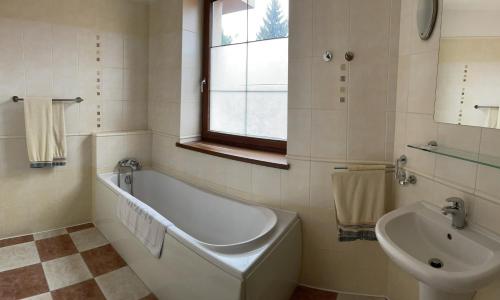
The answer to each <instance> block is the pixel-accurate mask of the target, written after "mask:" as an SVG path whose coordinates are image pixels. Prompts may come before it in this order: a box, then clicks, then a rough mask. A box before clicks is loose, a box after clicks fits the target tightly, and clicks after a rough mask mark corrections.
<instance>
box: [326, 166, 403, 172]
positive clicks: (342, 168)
mask: <svg viewBox="0 0 500 300" xmlns="http://www.w3.org/2000/svg"><path fill="white" fill-rule="evenodd" d="M333 169H334V170H348V169H349V167H344V166H342V167H335V168H333ZM386 170H387V171H388V172H392V171H394V167H387V168H386Z"/></svg>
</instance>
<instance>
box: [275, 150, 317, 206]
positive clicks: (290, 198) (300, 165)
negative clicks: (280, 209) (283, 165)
mask: <svg viewBox="0 0 500 300" xmlns="http://www.w3.org/2000/svg"><path fill="white" fill-rule="evenodd" d="M288 163H289V164H290V170H287V171H282V172H281V205H283V206H284V207H287V206H302V207H307V206H309V190H310V184H309V180H310V178H311V176H310V173H311V163H310V162H309V161H301V160H292V159H290V160H288Z"/></svg>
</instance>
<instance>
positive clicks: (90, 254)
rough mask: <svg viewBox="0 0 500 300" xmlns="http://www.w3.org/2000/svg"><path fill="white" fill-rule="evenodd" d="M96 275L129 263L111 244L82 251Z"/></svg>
mask: <svg viewBox="0 0 500 300" xmlns="http://www.w3.org/2000/svg"><path fill="white" fill-rule="evenodd" d="M80 255H81V256H82V257H83V260H84V261H85V263H86V264H87V267H89V270H90V273H92V275H93V276H94V277H97V276H99V275H102V274H106V273H108V272H111V271H114V270H117V269H119V268H122V267H124V266H126V265H127V263H126V262H125V261H124V260H123V259H122V258H121V256H120V255H119V254H118V253H117V252H116V251H115V249H114V248H113V246H111V245H110V244H107V245H104V246H102V247H98V248H94V249H91V250H88V251H85V252H82V253H80Z"/></svg>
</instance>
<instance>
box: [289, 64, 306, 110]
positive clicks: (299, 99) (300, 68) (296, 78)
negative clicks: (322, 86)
mask: <svg viewBox="0 0 500 300" xmlns="http://www.w3.org/2000/svg"><path fill="white" fill-rule="evenodd" d="M311 78H312V59H311V58H290V61H289V62H288V108H291V109H300V108H302V109H304V108H311V95H312V94H311V93H312V88H311V84H312V79H311Z"/></svg>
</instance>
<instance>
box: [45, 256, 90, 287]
mask: <svg viewBox="0 0 500 300" xmlns="http://www.w3.org/2000/svg"><path fill="white" fill-rule="evenodd" d="M42 265H43V270H44V272H45V277H46V278H47V283H48V284H49V289H50V290H51V291H53V290H56V289H59V288H63V287H66V286H69V285H72V284H75V283H79V282H82V281H84V280H87V279H90V278H92V275H91V274H90V271H89V269H88V268H87V265H86V264H85V262H84V261H83V259H82V257H81V256H80V254H73V255H70V256H65V257H61V258H58V259H54V260H51V261H47V262H44V263H42Z"/></svg>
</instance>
